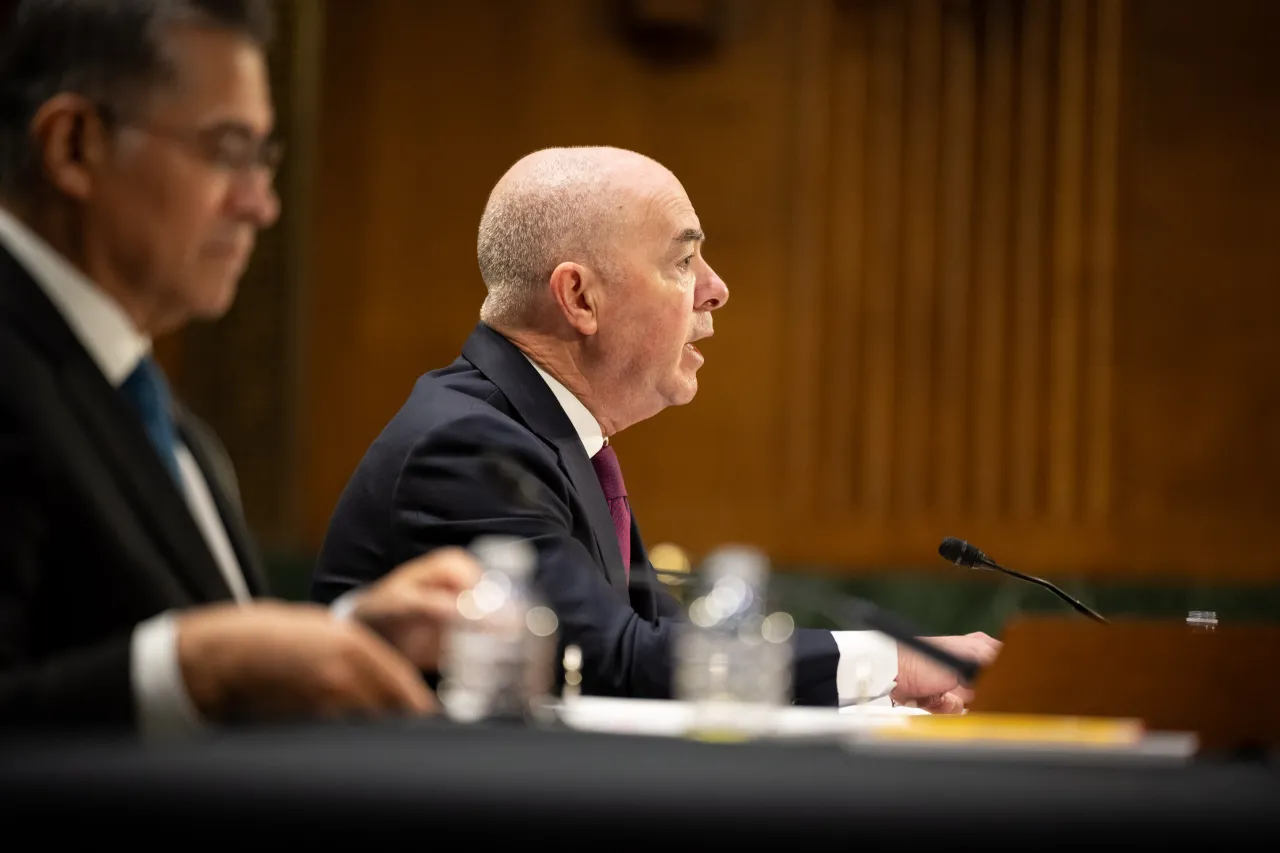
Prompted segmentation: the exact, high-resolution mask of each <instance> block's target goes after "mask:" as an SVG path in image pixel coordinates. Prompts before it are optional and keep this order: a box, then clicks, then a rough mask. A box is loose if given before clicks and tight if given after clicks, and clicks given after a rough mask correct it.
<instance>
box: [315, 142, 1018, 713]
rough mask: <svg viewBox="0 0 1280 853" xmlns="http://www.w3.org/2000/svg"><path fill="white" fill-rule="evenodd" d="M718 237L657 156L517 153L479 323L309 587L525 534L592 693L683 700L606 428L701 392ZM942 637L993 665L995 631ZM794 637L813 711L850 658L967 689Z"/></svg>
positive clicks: (850, 642) (799, 682) (867, 648)
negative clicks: (520, 478)
mask: <svg viewBox="0 0 1280 853" xmlns="http://www.w3.org/2000/svg"><path fill="white" fill-rule="evenodd" d="M703 238H704V235H703V231H702V225H701V223H700V222H699V220H698V216H697V214H696V213H695V212H694V208H693V204H692V203H691V202H690V201H689V197H688V195H687V194H686V193H685V190H684V187H682V186H681V184H680V181H678V180H677V179H676V177H675V175H673V174H672V173H671V172H670V171H669V170H667V169H666V168H664V167H663V166H661V165H660V164H658V163H656V162H654V161H653V160H651V159H649V158H647V157H644V156H641V155H639V154H636V153H633V152H629V151H622V150H618V149H612V148H569V149H552V150H545V151H539V152H536V153H534V154H531V155H529V156H527V157H525V158H523V159H522V160H520V161H519V162H518V163H516V164H515V165H514V166H513V167H512V168H511V169H510V170H509V171H508V172H507V174H506V175H504V176H503V177H502V179H501V180H500V181H499V182H498V184H497V186H496V187H494V189H493V192H492V193H491V195H490V197H489V202H488V204H487V206H486V207H485V210H484V213H483V215H482V217H481V220H480V233H479V240H478V254H479V264H480V274H481V276H482V278H483V279H484V283H485V287H486V289H487V293H488V295H487V297H486V299H485V300H484V304H483V306H482V307H481V310H480V323H479V324H478V325H477V326H476V328H475V330H474V331H473V332H472V333H471V336H470V338H469V339H468V340H467V342H466V344H465V345H464V346H463V348H462V354H461V356H460V357H459V358H458V359H457V360H456V361H454V362H453V364H451V365H449V366H448V367H445V368H442V369H440V370H435V371H432V372H430V373H427V374H426V375H424V376H422V377H421V378H420V379H419V380H418V382H417V384H416V385H415V387H414V389H413V391H412V393H411V394H410V396H409V399H408V400H407V401H406V402H405V404H404V406H403V407H402V408H401V410H400V411H399V412H398V413H397V414H396V415H395V417H394V418H393V419H392V420H391V422H390V423H389V424H388V425H387V427H386V428H385V429H384V431H383V432H382V434H381V435H380V436H379V437H378V439H377V440H376V441H375V442H374V444H373V445H372V447H370V448H369V450H368V453H367V454H366V455H365V457H364V459H363V461H362V462H361V463H360V465H359V467H358V468H357V470H356V472H355V473H354V475H353V476H352V478H351V481H350V482H349V483H348V485H347V488H346V490H345V491H344V493H343V495H342V497H341V499H340V501H339V503H338V506H337V509H336V511H335V513H334V516H333V518H332V520H331V522H330V527H329V531H328V535H327V537H326V540H325V543H324V546H323V549H322V552H321V555H320V559H319V561H318V563H317V566H316V572H315V575H314V578H313V585H312V596H313V598H315V599H317V600H318V601H322V602H329V601H332V600H334V599H335V598H337V597H338V596H339V595H342V594H343V593H345V592H347V591H349V590H352V589H355V588H358V587H361V586H363V585H366V584H371V583H373V582H375V581H377V580H378V579H379V578H380V577H382V576H383V575H385V574H386V573H387V572H389V571H391V569H392V568H393V567H394V566H396V565H397V564H398V563H400V562H403V561H404V560H406V559H408V558H409V557H411V556H412V555H414V554H418V553H421V552H424V551H427V550H430V549H432V548H436V547H439V546H442V545H464V546H465V545H466V544H467V543H469V542H470V541H471V540H473V539H474V538H475V537H477V536H480V535H483V534H488V533H497V534H511V535H517V536H521V537H527V538H528V539H530V540H531V541H532V542H533V543H535V545H536V546H537V549H538V553H539V567H538V573H537V582H538V585H539V588H540V591H541V592H542V593H543V595H544V596H545V597H546V598H547V600H548V603H550V604H551V606H552V607H553V608H554V609H555V611H556V613H557V614H558V615H559V617H560V630H561V642H562V643H573V644H576V645H578V646H579V647H580V648H581V650H582V676H583V682H582V691H583V692H584V693H592V694H597V695H607V696H628V697H636V698H668V697H670V695H671V691H672V672H673V662H672V641H673V633H674V631H673V627H674V625H675V624H676V623H677V622H679V621H681V620H682V619H683V618H684V615H683V612H682V611H681V609H680V607H679V606H678V605H677V603H676V602H675V601H674V600H673V599H672V598H670V597H669V596H668V595H667V594H666V593H665V592H664V591H663V590H662V588H661V584H659V583H657V582H656V576H655V575H654V572H653V569H652V567H651V566H650V564H649V561H648V558H647V556H646V553H645V548H644V543H643V541H642V540H641V537H640V527H639V525H638V524H637V522H636V519H635V518H634V517H633V516H632V515H631V506H630V503H629V501H628V500H627V499H626V487H625V481H624V479H623V477H622V468H621V465H620V461H619V459H618V456H617V454H616V453H615V450H614V448H613V447H612V446H611V444H610V439H611V438H612V437H613V436H615V435H617V434H618V433H620V432H622V431H623V430H625V429H626V428H627V427H629V426H631V425H632V424H635V423H638V422H640V421H642V420H644V419H645V418H651V417H653V416H654V415H656V414H658V413H659V412H661V411H662V410H663V409H665V408H666V407H668V406H678V405H683V404H685V403H688V402H690V401H691V400H693V398H694V395H695V394H696V393H697V390H698V368H699V367H701V365H702V362H703V356H702V353H701V352H700V351H699V350H698V347H697V341H699V340H701V339H703V338H706V337H710V335H711V334H712V314H713V312H715V311H716V310H718V309H719V308H722V307H723V306H724V305H725V303H726V302H727V301H728V299H729V290H728V288H727V287H726V286H725V283H724V281H722V280H721V279H720V277H719V276H718V275H716V273H715V270H713V269H712V268H711V266H710V265H709V264H708V263H707V261H706V259H705V258H704V257H703V255H702V244H703ZM495 448H497V449H500V450H502V451H503V454H504V455H505V456H506V457H507V458H508V459H510V460H513V461H514V463H515V464H516V465H518V466H520V468H522V469H523V471H524V472H525V474H526V480H527V481H528V483H529V484H530V486H529V487H528V488H527V489H525V490H524V491H525V492H526V493H528V492H532V493H533V494H532V500H530V499H529V497H528V496H527V495H526V496H525V497H522V496H521V493H520V492H519V491H518V490H513V489H511V488H510V487H509V486H508V485H505V484H503V483H502V482H500V481H499V480H496V479H495V478H494V477H493V475H492V472H491V471H490V470H489V469H488V468H487V467H486V465H487V463H486V460H485V455H486V453H488V452H489V451H491V450H493V449H495ZM935 642H936V643H937V644H938V645H941V646H943V647H945V648H947V649H948V650H949V651H951V652H953V653H956V654H958V655H961V656H965V657H971V658H974V659H976V660H978V661H980V662H986V661H989V660H990V659H991V658H992V657H993V656H994V654H995V653H996V650H997V648H998V645H999V644H998V643H997V642H996V641H995V640H993V639H991V638H990V637H988V636H986V635H985V634H969V635H966V636H963V637H943V638H935ZM794 643H795V674H794V681H793V685H792V692H793V696H794V698H795V700H796V701H797V702H798V703H801V704H812V705H835V704H837V703H839V702H842V701H844V702H847V701H853V699H854V697H855V696H856V695H857V693H856V692H855V691H859V688H862V689H865V685H861V684H858V683H857V682H858V681H860V680H861V679H860V678H855V673H854V672H853V670H854V660H855V658H856V659H857V660H858V661H870V662H871V665H872V672H871V680H872V682H873V685H872V686H873V692H878V693H879V694H881V695H884V696H888V695H890V691H892V696H893V697H894V698H897V699H898V700H900V701H905V700H913V701H916V702H917V703H919V704H920V705H921V707H925V708H926V709H928V710H932V711H935V712H955V711H959V710H961V709H962V707H963V702H964V701H965V699H966V698H967V694H966V691H964V690H963V689H961V688H959V686H958V685H957V683H956V679H955V678H954V676H952V675H951V674H950V673H948V672H946V671H944V670H941V669H939V668H937V667H935V666H934V665H932V664H931V663H929V662H927V661H925V660H924V659H922V658H920V657H919V656H917V655H916V654H915V653H914V652H912V651H910V650H908V649H906V648H899V647H898V646H897V645H896V644H894V643H893V642H892V641H890V640H888V639H887V638H884V637H882V636H880V635H878V634H875V633H872V632H834V633H833V632H830V631H818V630H802V631H797V632H796V634H795V640H794ZM877 686H878V690H875V688H876V687H877ZM864 695H865V694H864Z"/></svg>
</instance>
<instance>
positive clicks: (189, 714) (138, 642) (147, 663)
mask: <svg viewBox="0 0 1280 853" xmlns="http://www.w3.org/2000/svg"><path fill="white" fill-rule="evenodd" d="M129 653H130V661H129V664H130V669H129V672H130V679H131V681H132V685H133V695H134V704H135V707H136V708H137V719H138V728H139V730H140V731H141V732H142V734H143V736H144V737H145V738H147V739H167V738H177V737H183V736H188V735H192V734H195V733H197V732H200V731H202V730H203V729H204V724H203V722H202V721H201V720H200V714H199V713H198V712H197V711H196V708H195V705H194V704H192V702H191V697H190V696H188V695H187V685H186V682H185V681H184V680H183V678H182V667H181V666H180V665H179V663H178V626H177V624H176V623H175V622H174V620H173V614H172V612H169V611H166V612H164V613H161V614H160V615H159V616H155V617H153V618H151V619H148V620H147V621H146V622H143V623H141V624H139V625H138V626H137V627H136V628H134V630H133V639H132V643H131V646H130V650H129Z"/></svg>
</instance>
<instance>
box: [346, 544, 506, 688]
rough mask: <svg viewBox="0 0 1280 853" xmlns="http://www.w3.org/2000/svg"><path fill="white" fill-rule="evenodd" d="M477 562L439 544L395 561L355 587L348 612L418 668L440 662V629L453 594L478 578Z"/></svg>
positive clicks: (453, 604) (450, 612) (452, 611)
mask: <svg viewBox="0 0 1280 853" xmlns="http://www.w3.org/2000/svg"><path fill="white" fill-rule="evenodd" d="M481 572H482V570H481V568H480V564H479V563H477V562H476V561H475V559H474V558H473V557H472V556H471V555H470V554H469V553H468V552H466V551H464V550H462V549H461V548H440V549H437V550H435V551H432V552H431V553H429V554H426V555H424V556H422V557H418V558H417V559H414V560H410V561H409V562H407V563H404V564H402V565H401V566H399V567H398V568H397V569H396V570H395V571H393V572H391V573H390V574H389V575H387V576H386V577H385V578H383V579H382V580H380V581H378V582H377V583H376V584H373V585H372V586H370V587H369V589H368V590H366V591H364V592H361V593H360V594H359V598H357V599H356V603H355V607H354V609H353V610H352V612H351V616H352V618H354V619H357V620H359V621H360V622H363V623H364V624H365V625H367V626H369V627H370V628H372V629H373V630H374V631H376V632H377V633H378V634H379V635H381V636H382V637H383V638H384V639H385V640H386V641H387V642H389V643H390V644H391V645H393V646H395V647H396V648H397V649H399V650H400V652H401V654H403V655H404V656H405V657H407V658H408V659H409V660H410V661H412V662H413V663H414V664H415V665H416V666H417V667H418V668H419V669H422V670H425V671H427V672H432V671H435V670H436V669H437V668H438V667H439V664H440V653H441V645H442V642H443V639H444V635H445V631H444V629H445V628H447V627H448V625H449V624H450V623H451V622H452V620H453V619H454V618H455V617H456V615H457V612H458V608H457V602H458V595H459V593H461V592H463V591H464V590H468V589H471V588H472V587H474V586H475V585H476V584H477V583H478V582H479V580H480V575H481Z"/></svg>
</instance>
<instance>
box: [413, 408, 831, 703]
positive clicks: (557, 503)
mask: <svg viewBox="0 0 1280 853" xmlns="http://www.w3.org/2000/svg"><path fill="white" fill-rule="evenodd" d="M492 448H501V449H502V450H503V452H504V453H505V454H506V455H507V456H508V457H509V458H510V459H511V460H512V461H513V462H514V463H515V464H517V465H519V466H520V467H521V468H523V469H524V470H525V471H526V472H528V474H529V475H530V476H529V478H528V481H529V484H530V486H531V489H532V491H533V492H534V494H533V500H532V501H523V500H521V499H520V498H519V497H518V496H517V495H515V494H508V493H507V490H506V489H504V488H503V487H502V486H501V484H497V483H495V482H494V481H493V479H492V478H491V477H490V476H488V475H487V472H486V470H485V469H484V468H483V467H482V456H483V454H484V452H485V451H486V450H488V449H492ZM570 488H571V486H570V483H569V480H568V478H567V477H566V476H565V474H564V473H563V472H562V471H561V470H560V468H559V465H558V461H557V456H556V454H555V452H554V451H553V450H552V449H551V448H549V447H547V446H546V445H544V444H542V443H541V442H540V441H538V440H537V439H535V438H533V437H532V436H531V435H530V434H529V433H528V432H525V431H524V430H522V429H520V428H519V427H517V426H516V425H514V424H511V423H509V422H507V421H504V420H498V419H495V418H491V417H487V416H485V415H484V414H475V415H473V416H470V417H466V418H463V419H462V420H461V421H460V422H457V421H455V422H454V423H453V424H451V425H450V429H449V430H448V432H447V434H445V433H440V434H432V435H428V436H427V437H425V438H424V439H423V440H422V441H421V442H419V443H418V445H417V446H415V447H414V448H413V449H412V451H411V452H410V453H409V455H408V457H407V458H406V460H405V462H404V464H403V467H402V469H401V474H400V478H399V482H398V484H397V488H396V492H395V496H394V504H393V509H392V515H393V517H392V519H391V524H392V528H393V535H394V539H395V540H396V541H397V542H398V543H401V544H402V545H403V547H404V549H405V550H404V551H403V552H402V553H400V554H399V555H398V560H397V562H403V561H404V560H407V559H409V558H411V557H413V556H415V555H416V554H419V553H422V552H425V551H428V550H431V549H432V548H435V547H439V546H442V545H461V546H466V545H468V544H469V543H470V542H472V541H473V540H474V539H475V538H476V537H477V536H481V535H484V534H502V535H514V536H519V537H522V538H527V539H529V540H530V541H532V542H533V543H534V545H535V546H536V547H537V550H538V553H539V567H538V571H537V575H536V579H537V583H538V587H539V592H541V594H542V595H543V596H544V598H545V599H546V600H547V603H548V605H549V606H551V608H552V609H553V610H554V611H555V612H556V614H557V616H558V617H559V619H560V637H561V644H562V646H563V645H564V644H565V643H566V642H572V643H574V644H576V645H578V646H579V647H580V648H581V650H582V656H583V666H582V673H583V683H582V690H583V692H584V693H590V694H598V695H610V696H628V697H636V698H669V697H670V696H671V690H672V648H673V641H674V634H675V632H676V630H677V626H678V624H679V622H680V619H679V616H680V614H681V609H680V608H679V606H678V605H677V604H676V602H675V601H674V600H672V599H671V598H670V596H668V595H666V593H665V592H660V595H661V596H664V597H666V598H667V601H666V602H664V603H663V604H662V605H661V606H660V610H659V613H660V615H659V616H658V618H657V619H656V621H653V622H650V621H648V620H646V619H644V618H642V617H641V616H640V615H639V614H637V613H636V611H635V610H633V609H632V608H631V606H630V605H629V604H628V603H627V602H626V601H625V600H623V598H621V597H620V596H619V595H618V593H617V592H616V591H615V590H614V589H613V588H612V587H611V586H610V585H609V583H608V581H607V580H606V579H605V576H604V574H603V573H602V572H601V571H600V569H599V568H598V567H597V566H596V564H595V561H594V560H593V558H592V556H591V554H590V553H588V551H587V550H586V548H585V547H584V546H583V544H582V543H581V542H580V541H578V539H576V538H574V536H573V533H572V531H573V519H572V517H571V510H570V496H569V489H570ZM815 633H821V634H825V635H826V642H827V643H829V647H828V648H825V649H824V648H823V646H822V638H821V637H810V638H808V639H802V640H799V641H798V643H797V652H798V654H799V656H800V657H801V658H809V659H811V660H814V659H815V657H818V658H821V657H825V658H826V660H825V668H824V667H823V666H821V665H819V666H816V667H809V668H810V669H813V671H814V672H818V671H819V670H821V671H822V674H821V675H819V676H818V677H817V678H816V679H815V678H813V677H812V675H813V674H812V673H806V674H807V675H808V676H809V677H808V680H807V681H805V682H800V681H798V682H797V684H796V692H797V696H798V699H799V700H800V701H810V702H816V703H821V704H834V703H835V687H834V673H835V663H834V660H835V655H836V648H835V642H834V640H833V639H832V638H831V636H830V634H829V633H826V632H815ZM815 662H816V661H815ZM799 669H800V667H797V671H799Z"/></svg>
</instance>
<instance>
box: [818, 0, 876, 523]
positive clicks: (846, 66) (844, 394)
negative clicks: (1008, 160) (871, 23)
mask: <svg viewBox="0 0 1280 853" xmlns="http://www.w3.org/2000/svg"><path fill="white" fill-rule="evenodd" d="M842 11H843V14H841V15H840V16H839V17H838V19H837V20H836V21H835V22H834V26H833V32H834V34H835V38H836V45H839V46H841V48H842V49H839V50H835V51H834V53H833V56H832V72H831V73H832V81H833V82H832V86H831V101H830V110H831V151H832V156H831V167H830V168H831V184H830V185H831V196H830V199H829V204H830V207H829V215H830V230H829V241H828V242H829V249H828V258H829V263H830V267H829V269H830V275H829V276H827V290H826V296H827V305H828V306H829V308H830V310H829V311H827V312H826V313H825V316H824V318H823V319H824V323H823V325H822V327H821V329H822V335H823V339H824V341H823V342H824V344H825V347H824V351H825V352H826V354H827V360H826V363H825V364H824V365H823V367H824V369H825V373H826V375H827V376H828V377H829V378H830V381H829V383H828V385H827V388H826V392H827V393H826V395H825V400H824V402H825V408H824V411H825V414H826V417H825V419H824V423H823V426H824V429H823V431H822V432H821V437H822V454H823V462H824V465H825V466H826V467H827V470H828V472H829V473H828V474H827V476H824V477H821V478H819V481H818V482H819V486H818V489H819V500H820V501H821V502H822V505H823V506H824V507H829V508H830V509H831V511H832V512H833V513H848V512H850V511H852V510H853V509H854V508H855V506H856V504H855V501H854V494H855V491H857V489H856V486H855V484H856V483H858V482H860V479H859V478H860V472H861V470H862V466H861V464H860V462H861V454H859V453H858V452H857V448H858V447H859V446H860V444H859V438H860V436H861V430H860V429H859V421H858V413H859V410H860V406H859V404H858V401H859V399H860V398H861V393H862V383H861V381H860V379H861V366H862V359H861V352H860V348H861V346H862V331H861V329H860V328H859V323H858V320H857V319H856V318H858V317H860V316H861V315H862V304H861V297H862V294H863V292H864V288H863V280H862V275H863V264H864V255H865V247H864V234H865V230H866V217H865V210H866V208H865V206H864V202H863V199H864V196H865V186H866V166H867V146H866V142H865V140H866V129H867V124H868V107H867V98H868V93H867V85H868V76H869V75H868V69H867V65H868V62H867V42H868V33H867V20H868V15H867V6H866V5H865V4H862V3H858V4H853V5H849V6H846V7H844V9H843V10H842Z"/></svg>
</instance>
